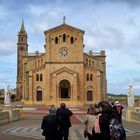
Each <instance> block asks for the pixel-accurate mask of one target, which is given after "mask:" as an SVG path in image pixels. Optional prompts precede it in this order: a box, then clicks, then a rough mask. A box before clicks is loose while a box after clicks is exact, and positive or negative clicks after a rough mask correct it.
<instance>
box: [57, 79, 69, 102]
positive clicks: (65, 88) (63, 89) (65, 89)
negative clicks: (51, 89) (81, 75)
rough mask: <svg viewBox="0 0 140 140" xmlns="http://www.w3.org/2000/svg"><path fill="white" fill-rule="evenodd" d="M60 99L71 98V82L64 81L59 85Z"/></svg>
mask: <svg viewBox="0 0 140 140" xmlns="http://www.w3.org/2000/svg"><path fill="white" fill-rule="evenodd" d="M59 97H60V98H61V99H69V98H70V82H69V81H68V80H62V81H61V82H60V83H59Z"/></svg>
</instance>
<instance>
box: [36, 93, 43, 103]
mask: <svg viewBox="0 0 140 140" xmlns="http://www.w3.org/2000/svg"><path fill="white" fill-rule="evenodd" d="M37 101H42V91H37Z"/></svg>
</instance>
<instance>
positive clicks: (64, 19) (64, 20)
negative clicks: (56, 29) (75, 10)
mask: <svg viewBox="0 0 140 140" xmlns="http://www.w3.org/2000/svg"><path fill="white" fill-rule="evenodd" d="M65 23H66V17H65V16H64V17H63V24H65Z"/></svg>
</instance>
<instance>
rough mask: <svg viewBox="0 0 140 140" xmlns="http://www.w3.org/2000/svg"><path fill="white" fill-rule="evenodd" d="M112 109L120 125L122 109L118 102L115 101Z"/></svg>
mask: <svg viewBox="0 0 140 140" xmlns="http://www.w3.org/2000/svg"><path fill="white" fill-rule="evenodd" d="M113 108H114V110H115V112H116V114H117V116H118V119H119V121H120V123H121V124H122V110H123V109H124V107H123V106H122V105H121V104H120V103H119V101H116V102H115V104H114V106H113Z"/></svg>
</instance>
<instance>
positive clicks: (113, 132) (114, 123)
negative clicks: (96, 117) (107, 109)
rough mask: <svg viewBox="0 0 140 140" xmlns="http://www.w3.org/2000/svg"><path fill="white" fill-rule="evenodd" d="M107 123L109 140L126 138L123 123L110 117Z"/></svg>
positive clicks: (123, 139) (124, 139)
mask: <svg viewBox="0 0 140 140" xmlns="http://www.w3.org/2000/svg"><path fill="white" fill-rule="evenodd" d="M109 123H110V124H109V128H110V137H111V140H126V133H125V129H124V127H123V125H122V124H121V123H120V122H119V121H118V120H117V119H116V118H112V119H111V120H110V122H109Z"/></svg>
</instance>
